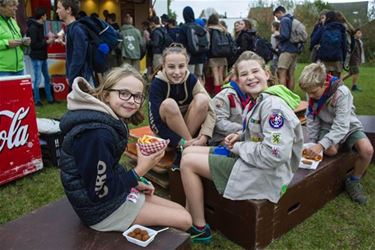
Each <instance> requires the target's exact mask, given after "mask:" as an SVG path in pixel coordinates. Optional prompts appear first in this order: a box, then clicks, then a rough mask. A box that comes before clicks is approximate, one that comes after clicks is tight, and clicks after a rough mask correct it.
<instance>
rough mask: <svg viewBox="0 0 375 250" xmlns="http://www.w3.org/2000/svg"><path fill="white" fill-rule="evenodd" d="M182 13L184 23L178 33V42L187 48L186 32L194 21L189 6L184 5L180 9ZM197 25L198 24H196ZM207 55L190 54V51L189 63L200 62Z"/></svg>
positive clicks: (192, 12)
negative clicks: (182, 8)
mask: <svg viewBox="0 0 375 250" xmlns="http://www.w3.org/2000/svg"><path fill="white" fill-rule="evenodd" d="M182 15H183V17H184V20H185V23H184V24H183V25H182V26H181V31H180V35H179V37H178V41H179V43H182V44H183V45H184V47H185V48H188V46H187V43H188V40H187V33H188V32H189V29H190V28H189V25H191V24H196V23H195V16H194V11H193V9H192V8H191V7H190V6H186V7H185V8H184V10H183V11H182ZM197 25H198V24H197ZM188 52H189V51H188ZM206 57H207V55H206V54H205V53H202V54H199V55H192V54H191V53H190V60H189V64H190V65H194V64H202V63H204V62H205V59H206Z"/></svg>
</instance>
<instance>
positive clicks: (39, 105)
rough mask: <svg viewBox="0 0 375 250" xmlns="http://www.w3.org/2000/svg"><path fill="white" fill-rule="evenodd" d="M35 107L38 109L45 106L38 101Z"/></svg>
mask: <svg viewBox="0 0 375 250" xmlns="http://www.w3.org/2000/svg"><path fill="white" fill-rule="evenodd" d="M35 106H37V107H42V106H43V103H41V102H40V101H37V102H36V103H35Z"/></svg>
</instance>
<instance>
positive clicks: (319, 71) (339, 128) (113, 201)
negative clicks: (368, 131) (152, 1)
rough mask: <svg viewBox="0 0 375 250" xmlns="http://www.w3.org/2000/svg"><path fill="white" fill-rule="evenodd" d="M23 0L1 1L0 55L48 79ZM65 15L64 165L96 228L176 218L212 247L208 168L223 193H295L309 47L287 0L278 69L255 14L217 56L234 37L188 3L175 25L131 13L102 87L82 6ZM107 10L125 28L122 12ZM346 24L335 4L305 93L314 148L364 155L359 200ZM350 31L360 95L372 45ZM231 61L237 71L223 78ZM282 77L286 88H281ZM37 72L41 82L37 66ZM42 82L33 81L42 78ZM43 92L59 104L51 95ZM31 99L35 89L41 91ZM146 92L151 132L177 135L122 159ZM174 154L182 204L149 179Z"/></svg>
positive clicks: (322, 23)
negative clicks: (260, 48) (299, 37)
mask: <svg viewBox="0 0 375 250" xmlns="http://www.w3.org/2000/svg"><path fill="white" fill-rule="evenodd" d="M16 3H17V2H16V0H0V6H1V8H0V13H1V17H0V25H6V27H8V28H9V34H6V35H4V37H0V49H1V50H0V55H1V56H0V58H3V53H7V54H10V53H16V55H19V57H16V59H17V60H18V61H14V62H12V64H10V60H7V63H5V60H0V69H1V74H2V75H19V74H22V73H23V72H22V71H23V66H22V65H23V63H21V62H22V60H21V59H22V51H21V46H29V45H30V44H31V49H32V51H34V52H31V54H30V55H32V56H31V58H32V60H33V66H34V69H36V71H39V70H38V68H39V69H42V72H43V74H44V73H45V70H44V68H45V67H46V66H45V65H46V57H45V56H46V55H45V47H46V46H48V44H49V43H51V42H56V41H55V40H53V39H48V40H46V41H39V40H40V38H39V37H38V34H39V33H38V32H39V31H36V30H39V29H40V25H42V24H43V20H45V12H43V11H40V12H37V14H36V16H35V20H33V23H32V25H31V26H30V37H31V41H30V40H23V39H22V36H21V33H20V32H19V28H18V26H17V24H16V23H15V21H14V19H13V17H14V15H15V11H16V8H17V4H16ZM57 13H58V15H59V18H60V19H61V20H62V21H63V22H64V23H65V24H66V26H67V28H66V32H65V33H66V34H65V35H66V38H65V44H66V52H67V60H66V65H67V69H66V71H67V78H68V81H69V83H70V85H71V88H72V90H71V92H70V93H69V95H68V97H67V107H68V111H67V113H66V114H65V115H64V116H63V117H62V119H61V124H60V127H61V130H62V132H63V134H64V136H65V138H64V143H63V145H62V152H61V159H60V164H59V168H60V170H61V181H62V184H63V186H64V190H65V193H66V195H67V197H68V199H69V201H70V203H71V204H72V206H73V208H74V210H75V211H76V213H77V214H78V216H79V217H80V218H81V220H82V221H83V223H84V224H85V225H87V226H89V227H91V228H92V229H95V230H98V231H125V230H126V229H127V228H128V227H129V226H131V225H132V224H135V223H137V224H142V225H146V226H147V225H150V226H154V225H162V226H172V227H175V228H178V229H181V230H184V231H188V232H189V233H190V234H191V238H192V240H193V241H194V242H204V243H208V242H209V241H210V240H211V238H212V234H211V229H210V226H209V225H208V224H207V222H206V220H205V216H204V205H203V197H204V191H203V186H202V181H201V177H204V178H207V179H210V180H212V181H213V183H214V184H215V187H216V189H217V191H218V192H219V193H220V194H221V195H222V196H223V197H225V198H227V199H231V200H247V199H265V200H268V201H270V202H273V203H277V202H278V201H279V199H280V198H281V197H282V195H283V194H284V193H285V192H287V186H288V184H289V183H290V181H291V180H292V178H293V174H294V173H295V172H296V170H297V168H298V166H299V163H300V160H301V156H302V149H303V147H304V137H303V132H302V126H301V123H300V120H299V119H298V117H297V116H296V115H295V113H294V109H295V108H296V107H297V106H298V105H299V104H300V101H301V100H300V97H299V96H298V95H296V94H295V93H293V91H292V90H293V86H294V69H295V66H296V60H297V57H298V54H299V52H300V45H299V44H296V43H293V42H291V41H290V36H291V35H290V33H291V32H292V30H293V28H292V23H293V17H292V16H291V15H290V14H287V13H286V11H285V8H283V7H282V6H279V7H277V8H276V9H275V11H274V12H273V14H274V16H275V17H276V18H277V19H278V20H279V21H280V22H274V23H272V31H273V34H272V46H273V49H274V50H275V51H276V52H277V53H275V55H274V57H273V58H272V62H271V64H272V70H269V69H268V67H267V65H266V61H265V60H264V58H262V57H261V56H259V55H258V54H257V53H255V52H254V51H253V50H255V46H254V44H255V43H254V41H253V40H252V39H256V36H255V34H256V31H255V29H254V28H253V27H252V24H251V22H249V21H248V20H241V21H239V22H237V23H236V24H235V37H234V38H233V42H234V43H235V44H236V48H235V50H233V51H235V53H236V54H234V55H233V54H231V55H228V56H223V55H224V54H220V53H219V54H217V53H216V52H214V51H213V44H212V40H213V39H214V37H217V39H219V38H220V39H221V38H222V39H224V37H226V38H228V39H227V40H226V41H229V42H230V39H229V38H230V34H229V33H230V32H228V30H227V28H226V27H225V25H224V24H222V23H220V22H219V18H218V16H217V15H216V14H213V15H211V16H210V17H209V18H208V20H207V27H206V24H205V23H204V21H202V20H198V21H197V20H196V18H195V15H194V11H193V9H192V8H191V7H185V8H184V9H183V17H184V20H185V23H184V24H182V25H181V26H179V27H177V26H176V23H175V21H174V20H172V19H170V18H169V17H168V16H166V15H163V16H162V18H161V20H160V19H159V17H157V16H156V15H154V16H152V17H150V19H149V20H148V22H144V23H143V25H144V30H143V31H142V32H141V31H139V30H137V29H136V28H135V27H134V26H133V19H132V17H131V16H130V15H126V17H125V20H124V25H123V26H121V27H120V26H118V25H117V29H118V30H119V34H121V37H122V42H121V44H120V47H119V48H120V51H118V53H120V55H121V57H118V53H116V52H115V53H114V54H112V55H113V56H114V57H113V58H112V59H113V60H112V62H113V65H116V66H118V67H113V68H112V69H111V70H110V71H109V72H108V73H107V74H105V75H104V77H103V79H101V81H99V82H98V81H97V79H96V78H95V77H94V75H93V70H92V68H90V65H89V64H88V63H87V61H86V60H85V58H86V53H87V51H88V50H87V46H88V43H87V34H86V33H85V29H84V28H83V27H82V25H81V24H80V23H79V22H76V17H77V16H78V13H79V4H78V1H72V0H59V1H58V4H57ZM81 14H82V13H81ZM110 18H111V19H112V20H111V22H112V24H115V17H113V16H111V17H110ZM349 27H350V26H349V24H348V22H347V21H346V20H345V18H344V19H342V16H341V19H340V14H339V13H338V12H336V11H327V12H324V13H322V14H321V16H320V18H319V21H318V22H317V24H316V27H315V28H314V31H313V34H312V36H311V47H310V49H311V50H312V51H314V53H315V52H316V53H315V56H314V59H313V60H314V62H313V63H311V64H310V65H308V66H306V67H305V68H304V69H303V71H302V73H301V76H300V77H299V80H298V83H299V86H300V88H301V89H302V90H303V91H305V92H306V94H307V96H308V110H307V113H306V117H307V132H308V133H307V134H308V138H305V139H307V140H308V141H311V142H312V143H313V146H311V147H309V148H306V155H307V156H309V157H312V158H313V157H315V156H317V155H321V154H325V155H327V156H333V155H335V154H337V152H338V151H339V150H340V149H341V148H347V149H349V150H353V152H355V153H356V154H357V159H356V161H355V165H354V170H353V172H352V173H351V174H349V175H348V176H347V178H346V179H345V189H346V192H347V193H348V195H349V197H350V198H351V199H352V200H353V201H354V202H357V203H359V204H366V203H367V196H366V194H365V192H364V191H363V187H362V185H361V183H360V180H361V177H362V176H363V174H364V172H365V171H366V169H367V167H368V165H369V163H370V160H371V158H372V155H373V148H372V145H371V143H370V141H369V139H368V138H367V137H366V135H365V133H364V131H363V126H362V124H361V123H360V121H359V120H358V118H357V117H356V115H355V112H354V110H355V108H354V105H353V96H352V94H351V91H350V90H349V89H348V88H347V87H346V86H345V85H344V84H343V81H342V79H340V77H341V71H342V68H343V67H344V62H345V60H346V54H347V48H348V44H346V43H347V42H348V39H347V37H348V36H347V34H348V30H349ZM33 30H35V32H34V31H33ZM31 32H32V33H31ZM353 32H355V33H353V36H354V37H355V39H354V40H353V41H351V42H352V43H353V44H350V45H351V46H352V50H351V52H350V55H351V56H350V57H349V60H348V65H349V67H350V71H349V74H348V75H347V76H345V77H349V76H352V77H353V87H352V90H356V89H357V90H358V86H357V82H356V81H357V79H358V74H359V64H360V63H361V62H362V54H363V53H362V52H363V46H362V43H361V42H360V37H361V32H360V30H353ZM349 33H350V32H349ZM326 36H329V37H332V36H337V38H340V39H341V40H339V41H338V42H337V43H336V47H335V48H334V50H335V51H333V48H332V49H331V50H328V47H329V46H332V44H331V42H330V41H329V39H327V37H326ZM192 38H194V39H195V42H193V41H192ZM349 38H351V36H350V35H349ZM38 39H39V40H38ZM215 39H216V38H215ZM4 41H7V42H6V43H5V42H4ZM36 41H39V42H36ZM325 42H327V43H329V44H325ZM228 46H229V45H228ZM39 50H41V51H40V52H37V51H39ZM42 50H43V51H42ZM5 51H6V52H5ZM144 54H146V55H147V68H148V70H150V71H149V72H148V73H149V75H148V77H150V78H151V85H150V88H149V91H148V92H146V91H145V89H146V84H147V83H146V80H145V77H144V76H142V75H141V74H140V72H139V61H140V59H141V58H142V57H143V55H144ZM331 54H332V57H331V56H330V55H331ZM215 55H220V56H215ZM9 58H14V56H13V57H11V56H9ZM19 60H21V61H19ZM315 61H316V62H315ZM206 62H207V63H208V64H207V65H208V67H209V68H210V70H211V71H212V74H213V79H214V81H213V84H214V92H215V93H214V94H215V96H214V97H213V98H211V96H210V94H209V93H208V92H207V91H206V89H205V87H204V81H205V74H204V68H205V66H204V64H205V63H206ZM229 65H233V66H232V67H231V69H230V75H229V77H228V81H227V82H225V81H224V77H225V75H226V71H228V70H229V69H228V66H229ZM150 72H151V74H150ZM274 72H276V73H277V76H278V77H277V78H276V79H278V82H279V83H280V84H274V83H272V82H273V81H271V80H272V79H273V77H272V74H273V73H274ZM35 78H36V79H38V78H40V72H39V75H36V77H35ZM354 79H355V80H354ZM35 81H36V83H34V86H38V84H37V80H35ZM47 83H48V76H47ZM146 93H147V95H148V96H145V95H146ZM46 94H47V99H48V98H49V99H48V101H49V102H53V99H52V98H51V96H50V94H51V93H48V91H46ZM35 98H39V97H38V93H35ZM36 100H38V99H36ZM146 100H148V115H149V124H150V127H151V129H152V130H153V132H154V133H155V134H156V135H157V136H158V137H160V138H162V139H166V140H167V139H168V140H169V141H170V142H169V145H166V146H165V147H164V148H162V149H161V150H159V151H158V152H156V153H153V154H151V155H144V154H142V152H141V151H140V149H139V146H137V155H138V160H137V164H136V166H135V167H134V168H124V166H123V165H121V164H120V158H121V156H122V154H123V152H124V150H125V149H126V147H127V144H128V136H129V129H128V124H129V123H131V124H134V125H138V124H140V123H141V122H142V121H143V120H144V115H143V114H142V106H143V104H144V102H145V101H146ZM166 150H173V151H175V152H176V157H175V159H174V162H173V168H174V169H175V170H179V171H180V172H181V178H182V183H183V187H184V190H185V195H186V207H182V206H181V205H179V204H176V203H174V202H171V201H169V200H166V199H163V198H161V197H158V196H156V195H154V194H153V193H154V187H153V185H152V184H151V183H149V182H146V183H145V181H144V179H142V178H143V176H144V175H145V174H146V173H147V172H148V171H149V170H150V169H151V168H152V167H154V166H155V165H156V163H158V162H159V161H160V159H161V158H162V157H163V156H164V154H165V151H166Z"/></svg>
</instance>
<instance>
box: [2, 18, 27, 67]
mask: <svg viewBox="0 0 375 250" xmlns="http://www.w3.org/2000/svg"><path fill="white" fill-rule="evenodd" d="M18 39H19V40H21V39H22V35H21V31H20V28H19V27H18V25H17V22H16V20H14V18H12V17H8V18H7V17H3V16H1V15H0V72H18V71H21V70H23V69H24V64H23V51H22V47H21V46H17V47H15V48H9V40H18Z"/></svg>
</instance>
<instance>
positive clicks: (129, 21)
mask: <svg viewBox="0 0 375 250" xmlns="http://www.w3.org/2000/svg"><path fill="white" fill-rule="evenodd" d="M124 24H130V25H132V24H133V18H132V17H131V15H129V14H126V15H125V17H124Z"/></svg>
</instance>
